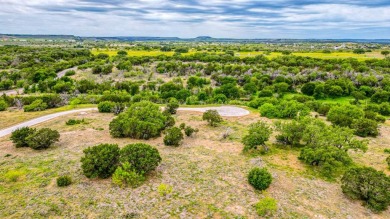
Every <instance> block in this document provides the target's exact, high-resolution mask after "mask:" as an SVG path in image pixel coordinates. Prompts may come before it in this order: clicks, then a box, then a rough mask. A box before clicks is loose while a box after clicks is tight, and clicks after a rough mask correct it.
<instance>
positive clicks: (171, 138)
mask: <svg viewBox="0 0 390 219" xmlns="http://www.w3.org/2000/svg"><path fill="white" fill-rule="evenodd" d="M183 139H184V137H183V133H182V132H181V129H180V128H177V127H172V128H169V129H167V130H166V134H165V137H164V144H165V145H167V146H179V145H180V143H181V141H182V140H183Z"/></svg>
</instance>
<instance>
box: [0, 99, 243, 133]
mask: <svg viewBox="0 0 390 219" xmlns="http://www.w3.org/2000/svg"><path fill="white" fill-rule="evenodd" d="M209 109H212V110H217V111H218V113H219V114H220V115H221V116H245V115H249V111H248V110H246V109H243V108H239V107H235V106H220V107H204V108H179V109H178V110H180V111H196V112H205V111H206V110H209ZM91 110H97V109H96V108H85V109H77V110H69V111H65V112H59V113H53V114H50V115H46V116H42V117H39V118H35V119H32V120H29V121H26V122H23V123H20V124H18V125H14V126H11V127H9V128H6V129H2V130H0V138H1V137H3V136H6V135H9V134H11V133H12V132H13V131H15V130H16V129H18V128H21V127H26V126H33V125H37V124H39V123H42V122H46V121H48V120H51V119H54V118H57V117H60V116H64V115H68V114H72V113H79V112H85V111H91Z"/></svg>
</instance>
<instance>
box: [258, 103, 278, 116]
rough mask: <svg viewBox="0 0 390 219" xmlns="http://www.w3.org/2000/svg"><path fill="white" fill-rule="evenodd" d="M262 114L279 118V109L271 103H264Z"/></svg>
mask: <svg viewBox="0 0 390 219" xmlns="http://www.w3.org/2000/svg"><path fill="white" fill-rule="evenodd" d="M259 110H260V115H261V116H264V117H267V118H278V117H279V114H280V113H279V109H278V108H277V107H276V106H274V105H273V104H271V103H264V104H263V105H261V106H260V108H259Z"/></svg>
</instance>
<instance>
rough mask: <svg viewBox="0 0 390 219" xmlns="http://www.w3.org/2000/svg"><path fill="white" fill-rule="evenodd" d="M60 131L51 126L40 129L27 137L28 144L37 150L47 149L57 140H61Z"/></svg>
mask: <svg viewBox="0 0 390 219" xmlns="http://www.w3.org/2000/svg"><path fill="white" fill-rule="evenodd" d="M59 139H60V133H58V131H57V130H52V129H49V128H43V129H40V130H38V131H36V132H34V133H32V134H30V135H29V136H28V137H27V138H26V141H27V144H28V146H29V147H30V148H32V149H35V150H41V149H46V148H49V147H50V146H52V145H53V144H54V143H55V142H57V141H59Z"/></svg>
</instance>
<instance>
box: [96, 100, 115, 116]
mask: <svg viewBox="0 0 390 219" xmlns="http://www.w3.org/2000/svg"><path fill="white" fill-rule="evenodd" d="M114 107H115V103H114V102H111V101H103V102H100V103H99V104H98V110H99V112H100V113H111V112H112V111H113V109H114Z"/></svg>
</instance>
